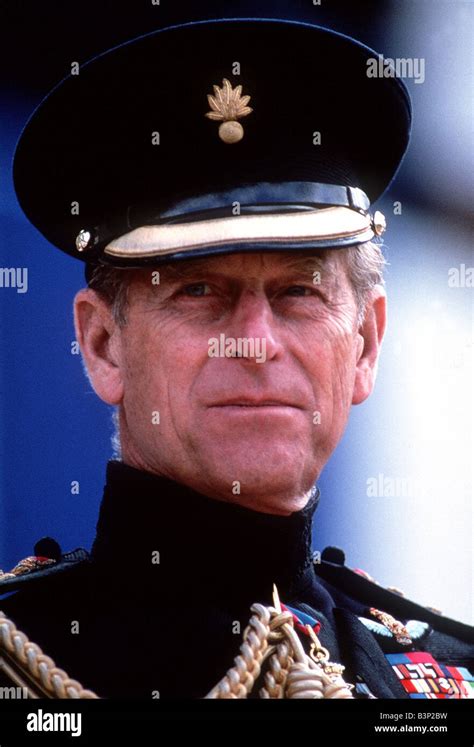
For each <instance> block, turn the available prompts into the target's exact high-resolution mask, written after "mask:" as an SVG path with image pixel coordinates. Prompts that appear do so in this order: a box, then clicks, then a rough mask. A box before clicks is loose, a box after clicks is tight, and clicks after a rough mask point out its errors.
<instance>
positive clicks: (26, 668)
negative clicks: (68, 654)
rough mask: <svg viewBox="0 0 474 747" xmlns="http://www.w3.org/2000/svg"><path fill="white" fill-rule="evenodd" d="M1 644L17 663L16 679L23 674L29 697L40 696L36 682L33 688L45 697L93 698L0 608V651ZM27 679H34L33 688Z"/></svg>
mask: <svg viewBox="0 0 474 747" xmlns="http://www.w3.org/2000/svg"><path fill="white" fill-rule="evenodd" d="M2 648H3V649H4V650H5V651H6V652H7V654H10V656H11V659H12V660H13V662H14V663H15V664H16V665H17V666H18V664H19V665H20V669H21V674H20V676H19V678H18V679H16V681H21V682H23V677H22V674H23V675H24V674H26V675H27V681H26V682H24V685H25V686H26V688H27V690H28V693H29V696H30V697H41V695H38V694H37V693H36V692H35V689H34V686H35V685H36V687H37V689H39V690H40V692H44V695H45V696H46V697H49V698H97V695H96V694H95V693H93V692H92V691H91V690H85V689H84V688H83V687H82V685H81V684H79V682H77V681H76V680H73V679H71V678H70V677H68V675H67V674H66V672H64V671H63V670H62V669H59V668H58V667H57V666H56V665H55V663H54V661H53V660H52V659H51V658H50V657H49V656H46V655H45V654H43V652H42V650H41V648H40V647H39V646H38V645H37V644H36V643H32V642H31V641H30V640H29V639H28V637H27V636H26V635H25V634H24V633H22V632H21V631H20V630H18V629H17V627H16V626H15V624H14V623H13V622H12V621H11V620H9V619H8V617H6V616H5V615H4V614H3V612H1V611H0V654H1V650H2ZM7 665H8V662H7ZM6 668H7V667H5V669H6ZM0 669H1V657H0ZM15 674H16V675H17V677H18V673H17V672H15ZM28 679H30V680H31V681H32V682H33V683H34V686H33V690H32V689H31V687H30V686H29V685H28Z"/></svg>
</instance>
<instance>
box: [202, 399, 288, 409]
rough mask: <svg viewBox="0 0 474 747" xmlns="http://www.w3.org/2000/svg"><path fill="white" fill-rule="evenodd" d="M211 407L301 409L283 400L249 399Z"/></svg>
mask: <svg viewBox="0 0 474 747" xmlns="http://www.w3.org/2000/svg"><path fill="white" fill-rule="evenodd" d="M210 407H211V408H217V407H221V408H224V407H228V408H242V409H258V408H265V407H272V408H278V407H279V408H293V409H297V410H300V409H301V408H300V407H298V406H297V405H295V404H294V403H292V402H286V401H283V400H276V399H247V398H238V399H231V400H226V401H225V402H218V403H216V404H213V405H210Z"/></svg>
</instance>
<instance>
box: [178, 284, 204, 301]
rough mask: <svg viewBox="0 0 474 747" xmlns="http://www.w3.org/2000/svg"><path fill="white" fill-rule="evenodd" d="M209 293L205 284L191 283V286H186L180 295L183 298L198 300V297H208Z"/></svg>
mask: <svg viewBox="0 0 474 747" xmlns="http://www.w3.org/2000/svg"><path fill="white" fill-rule="evenodd" d="M210 291H211V289H210V286H209V285H208V284H207V283H192V285H186V286H185V287H184V288H183V289H182V291H181V293H182V294H184V295H185V296H192V297H193V298H198V297H200V296H208V295H209V293H210Z"/></svg>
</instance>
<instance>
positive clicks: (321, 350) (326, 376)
mask: <svg viewBox="0 0 474 747" xmlns="http://www.w3.org/2000/svg"><path fill="white" fill-rule="evenodd" d="M351 322H352V319H351V318H349V317H343V318H342V319H339V318H337V317H331V318H328V319H326V320H324V321H321V322H320V323H318V325H317V326H313V327H312V329H310V330H307V331H306V332H305V334H304V336H303V338H302V343H303V344H302V346H301V350H302V351H304V353H303V354H304V360H305V362H306V363H305V368H306V370H307V371H309V372H310V376H311V378H312V380H313V381H314V388H315V395H316V398H317V399H318V400H319V401H321V403H322V404H323V405H326V406H332V409H337V408H338V406H340V405H342V406H344V407H346V406H348V405H349V404H350V401H351V398H352V388H353V383H354V376H355V357H356V340H355V338H354V332H353V329H352V326H351Z"/></svg>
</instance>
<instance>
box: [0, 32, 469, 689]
mask: <svg viewBox="0 0 474 747" xmlns="http://www.w3.org/2000/svg"><path fill="white" fill-rule="evenodd" d="M376 57H377V53H376V52H374V50H371V49H369V48H368V47H365V46H364V45H362V44H360V43H359V42H357V41H355V40H352V39H350V38H348V37H346V36H343V35H340V34H337V33H335V32H332V31H329V30H327V29H322V28H319V27H316V26H312V25H309V24H305V23H295V22H286V21H282V20H265V19H263V20H262V19H226V20H221V21H210V22H198V23H190V24H185V25H183V26H178V27H173V28H170V29H164V30H160V31H157V32H154V33H152V34H148V35H146V36H144V37H141V38H139V39H138V40H134V41H132V42H130V43H127V44H124V45H121V46H119V47H117V48H115V49H114V50H111V51H109V52H108V53H105V54H103V55H100V56H99V57H97V58H96V59H95V60H92V61H91V62H89V63H87V64H85V65H81V67H80V71H73V72H72V73H71V75H69V76H68V77H67V78H66V79H65V80H64V81H62V83H61V84H59V85H58V86H57V87H56V88H55V89H54V90H53V91H52V92H51V94H50V95H49V96H48V97H46V99H45V100H44V101H43V102H42V103H41V104H40V106H39V107H38V109H37V110H36V112H35V113H34V114H33V116H32V118H31V120H30V121H29V123H28V124H27V126H26V128H25V130H24V132H23V133H22V136H21V139H20V141H19V144H18V147H17V150H16V154H15V160H14V174H13V175H14V182H15V189H16V193H17V196H18V200H19V202H20V205H21V207H22V208H23V210H24V212H25V214H26V215H27V217H28V218H29V219H30V220H31V222H32V223H33V224H34V225H35V226H36V227H37V228H38V230H39V231H41V233H42V234H43V235H44V236H45V237H46V238H47V239H48V240H49V241H50V242H51V243H53V244H55V245H56V246H57V247H58V248H59V249H61V250H62V251H64V252H66V253H68V254H69V255H71V256H73V257H75V258H76V259H79V260H82V261H84V262H85V266H86V278H87V279H88V280H90V278H91V275H92V273H93V270H94V268H95V267H97V266H98V265H100V264H108V265H113V266H116V267H124V268H127V267H128V268H133V267H144V266H146V265H149V266H152V267H153V266H156V265H160V264H161V263H162V262H169V261H175V262H179V261H182V260H186V259H192V258H195V257H202V256H209V255H214V254H220V253H232V252H246V251H252V252H274V251H285V252H290V251H298V252H301V251H311V252H314V251H315V250H319V249H338V248H344V247H349V246H357V245H360V244H363V243H364V242H366V241H369V240H373V239H377V237H379V236H381V234H382V233H383V231H384V228H385V221H384V218H383V216H382V215H381V214H380V213H377V212H375V213H373V212H372V211H371V204H372V203H373V202H374V201H375V200H376V199H377V198H378V197H380V195H381V194H383V192H384V190H385V189H386V188H387V187H388V185H389V184H390V183H391V181H392V179H393V178H394V176H395V174H396V171H397V169H398V167H399V165H400V162H401V160H402V158H403V155H404V153H405V150H406V148H407V145H408V140H409V133H410V126H411V105H410V99H409V96H408V92H407V90H406V88H405V86H404V85H403V83H402V82H401V81H400V80H398V79H397V78H395V77H393V76H392V77H390V76H386V77H384V78H371V77H368V75H367V64H368V62H369V61H370V59H373V58H376ZM72 208H74V209H72ZM318 497H319V496H318V490H317V488H316V487H314V488H313V491H312V494H311V497H310V500H309V502H308V504H307V506H306V507H305V508H303V509H302V510H301V511H297V512H295V513H293V514H291V515H289V516H278V515H269V514H262V513H258V512H255V511H251V510H249V509H245V508H243V507H241V506H239V505H236V504H228V503H223V502H219V501H216V500H211V499H209V498H207V497H206V496H203V495H198V494H196V493H195V492H193V491H192V490H190V489H189V488H187V487H185V486H183V485H180V484H178V483H175V482H172V481H170V480H167V479H165V478H162V477H156V476H153V475H151V474H147V473H145V472H140V471H138V470H136V469H134V468H132V467H130V466H127V465H125V464H122V463H119V462H111V463H110V464H109V466H108V471H107V484H106V488H105V494H104V499H103V502H102V505H101V510H100V517H99V522H98V527H97V536H96V538H95V541H94V544H93V546H92V548H91V551H90V553H87V552H86V551H84V550H76V551H74V552H72V553H66V554H61V552H60V550H59V548H57V547H55V545H54V543H51V542H49V543H44V542H42V543H40V544H39V545H38V546H37V548H36V551H35V554H36V555H37V556H40V557H39V558H36V559H32V560H29V561H28V562H27V563H26V565H25V564H23V565H22V566H20V568H18V569H16V570H15V571H14V572H13V573H12V574H7V575H6V576H4V577H3V579H2V580H1V581H0V591H1V593H2V594H6V593H7V592H15V593H14V594H12V595H10V596H7V597H6V598H3V599H2V602H1V609H2V611H3V613H5V615H7V617H9V618H11V620H12V621H13V623H14V624H16V625H17V627H18V629H19V630H21V631H22V632H23V633H24V634H25V635H26V636H28V638H29V639H30V640H31V641H32V642H33V643H35V644H36V645H37V646H39V647H41V649H42V650H43V652H44V654H46V655H48V656H50V657H52V659H54V662H55V663H56V665H57V666H58V667H60V668H61V669H62V670H63V675H61V676H60V675H59V674H58V672H57V671H55V670H54V668H53V664H52V662H51V661H49V663H48V662H46V661H45V660H43V659H41V656H42V654H41V653H40V652H39V651H38V649H36V648H32V647H31V646H30V648H29V649H28V650H29V654H28V655H27V654H26V647H27V646H28V645H29V644H27V642H26V640H25V639H24V638H22V637H21V636H18V635H17V636H16V638H15V635H16V634H15V632H14V630H13V628H12V626H11V625H10V624H9V623H8V622H7V621H6V620H5V619H4V621H3V623H1V624H0V633H1V635H2V638H1V639H0V640H1V641H2V643H1V646H2V648H1V649H0V651H1V652H2V656H3V663H4V673H6V675H7V676H9V677H10V679H11V681H13V682H15V681H16V682H17V683H20V684H21V683H23V684H25V683H26V686H31V688H32V689H33V690H34V689H35V688H36V692H40V693H41V692H43V694H46V695H49V696H50V695H51V694H52V693H55V694H56V695H57V694H58V692H59V693H66V692H69V691H73V693H75V695H77V694H78V693H79V695H80V696H81V697H91V695H93V694H96V695H97V696H99V697H101V698H116V697H117V698H118V697H130V698H145V699H149V698H152V697H158V696H159V697H161V698H185V697H186V698H202V697H205V696H206V695H208V694H209V695H210V697H226V696H237V697H245V696H246V695H248V696H249V697H255V698H257V697H259V696H260V695H262V688H263V691H264V695H263V696H262V697H279V696H281V695H282V693H283V695H284V696H286V695H287V694H288V692H290V690H288V691H286V690H282V687H283V685H282V684H281V681H280V680H279V677H280V675H281V671H282V670H284V669H285V667H286V668H287V669H288V667H290V654H289V652H290V648H291V647H290V648H288V646H289V645H290V644H289V643H288V641H290V643H291V646H293V648H291V652H292V655H293V654H294V656H295V657H296V659H297V661H296V660H295V661H294V662H293V663H294V664H295V668H293V669H292V676H293V675H294V677H293V679H294V682H293V685H292V687H294V690H292V691H291V692H292V693H293V695H294V697H299V696H301V692H302V690H301V689H299V688H301V687H306V684H304V682H306V681H307V682H310V681H311V682H312V684H311V685H310V687H313V688H315V689H314V693H316V695H315V697H316V696H317V697H319V695H321V694H324V697H330V695H329V694H328V693H329V691H330V692H331V697H332V696H335V697H336V696H337V697H348V696H350V695H356V696H357V697H366V698H371V697H376V698H409V697H428V696H429V697H431V696H435V697H438V696H440V697H441V696H445V695H446V694H448V695H449V696H451V697H458V696H463V697H467V696H468V695H469V693H470V692H471V691H472V685H471V684H470V682H471V681H472V677H471V674H470V671H469V669H470V670H471V671H472V669H473V656H474V646H473V637H472V630H471V629H470V628H468V627H467V626H465V625H463V624H461V623H458V622H455V621H453V620H448V619H446V618H443V617H441V616H439V615H438V614H436V613H435V612H432V611H430V610H428V609H426V608H423V607H420V606H418V605H416V604H414V603H413V602H410V601H408V600H405V599H403V598H402V597H400V595H398V594H397V593H394V592H391V591H387V590H385V589H383V588H381V587H380V586H378V585H377V584H375V583H373V582H372V581H370V580H368V579H367V578H364V577H363V576H361V575H360V574H358V573H355V572H353V571H351V570H350V569H349V568H347V567H346V566H344V564H343V557H342V554H341V553H338V552H337V551H335V550H334V549H333V550H327V551H325V553H323V556H322V561H321V562H320V563H319V562H318V563H314V562H313V555H312V550H311V536H312V534H311V532H312V518H313V514H314V511H315V508H316V505H317V502H318ZM25 569H26V570H27V571H28V572H27V573H24V574H23V575H21V572H22V571H23V570H25ZM273 584H276V587H277V592H278V595H279V597H277V596H276V595H275V594H274V590H273ZM255 604H256V605H257V607H255V608H254V607H253V605H255ZM258 605H260V606H258ZM251 606H252V612H251ZM270 608H271V609H272V612H271V613H268V610H269V609H270ZM251 614H253V615H254V616H256V617H255V619H254V620H253V622H252V624H249V625H247V623H249V617H250V616H251ZM265 615H267V617H265ZM268 615H270V616H268ZM252 619H253V618H252ZM262 621H263V622H262ZM249 631H250V632H249ZM281 631H283V633H281ZM293 632H296V633H297V636H299V637H297V638H296V639H295V638H294V636H293ZM251 633H252V635H253V638H252V636H251ZM280 634H281V635H283V634H284V635H285V636H286V638H285V639H283V638H278V637H277V636H279V635H280ZM246 636H247V637H246ZM259 636H260V638H259ZM272 636H273V638H272ZM243 639H245V641H246V642H245V644H244V643H243ZM15 640H16V642H17V643H16V644H15ZM275 641H277V642H278V641H280V643H281V646H280V647H278V646H276V645H275ZM282 641H283V643H282ZM298 641H299V642H298ZM269 642H270V644H271V646H270V648H271V650H272V653H271V657H270V658H269V660H268V662H269V663H272V662H273V669H272V671H271V673H270V676H269V677H267V678H266V673H264V672H263V670H262V671H261V672H260V673H259V672H258V670H259V666H254V664H255V658H258V657H259V656H262V657H263V654H264V651H265V650H266V649H265V646H268V645H269ZM272 642H273V643H272ZM283 644H284V645H283ZM15 645H17V648H16V649H15ZM272 646H273V648H272ZM285 646H287V648H285ZM18 647H20V648H18ZM242 647H243V648H242ZM259 647H260V648H259ZM20 649H21V650H20ZM267 653H268V651H267ZM238 655H241V656H242V657H243V658H241V659H240V660H238V662H237V663H236V665H235V667H237V669H235V670H234V671H233V672H232V674H231V675H228V677H227V679H226V677H225V673H226V671H227V670H229V668H232V665H233V660H234V657H237V656H238ZM252 656H253V657H254V659H253V660H252ZM28 657H29V658H28ZM246 657H247V658H246ZM275 657H277V659H278V657H280V659H279V660H277V659H275ZM33 659H34V662H33V664H32V663H31V662H32V660H33ZM244 659H245V666H246V667H247V675H248V676H247V675H245V673H244V674H242V671H240V670H239V671H240V673H239V671H237V670H238V668H239V667H243V666H244V665H243V664H242V661H243V660H244ZM247 659H248V660H247ZM40 660H41V661H42V662H43V664H42V667H43V669H41V667H40V666H39V664H38V662H39V661H40ZM262 662H263V659H262V661H261V662H260V663H262ZM339 664H340V665H342V666H344V667H345V670H344V673H343V678H344V682H342V680H341V679H340V678H341V677H342V673H341V670H340V668H338V665H339ZM296 665H297V666H296ZM315 665H317V666H315ZM320 665H321V666H320ZM252 666H253V667H254V668H253V670H252V672H253V674H252V675H250V674H249V672H250V671H251V669H252ZM298 666H300V669H298ZM28 667H29V669H28ZM35 667H36V670H35V671H36V673H37V676H36V675H35V676H33V680H32V681H31V682H29V684H28V678H29V676H30V675H31V672H32V670H33V669H35ZM279 667H280V669H279ZM46 670H47V672H48V673H49V674H45V672H46ZM316 670H317V671H316ZM64 672H65V673H66V674H67V675H68V677H69V678H73V680H71V679H68V678H67V677H66V675H65V674H64ZM315 672H316V674H317V675H318V676H320V672H323V675H321V676H320V679H319V680H317V677H316V674H315ZM41 673H42V675H41ZM299 674H301V675H302V677H301V678H300V679H298V676H299ZM313 675H314V677H313ZM41 676H43V682H42V683H41ZM288 676H289V675H288ZM312 677H313V679H311V678H312ZM45 678H46V679H45ZM239 678H240V679H239ZM255 678H256V679H255ZM272 678H273V679H272ZM305 678H306V680H305ZM338 678H339V679H338ZM303 680H304V682H303ZM336 680H337V682H336ZM415 680H418V681H417V682H416V681H415ZM420 682H422V683H424V684H421V685H420ZM45 683H46V684H45ZM302 683H303V684H302ZM344 683H349V684H350V685H352V689H350V690H349V689H348V688H347V687H345V685H344ZM217 685H219V687H218V688H217V690H216V689H215V688H216V686H217ZM308 686H309V685H308ZM61 688H62V689H61ZM68 688H69V690H68ZM81 688H82V689H81ZM84 688H85V690H84ZM233 688H235V690H233ZM318 688H319V689H318ZM324 688H326V689H324ZM290 689H291V688H290ZM304 692H306V691H304ZM265 693H266V694H265ZM290 697H291V695H290Z"/></svg>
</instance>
